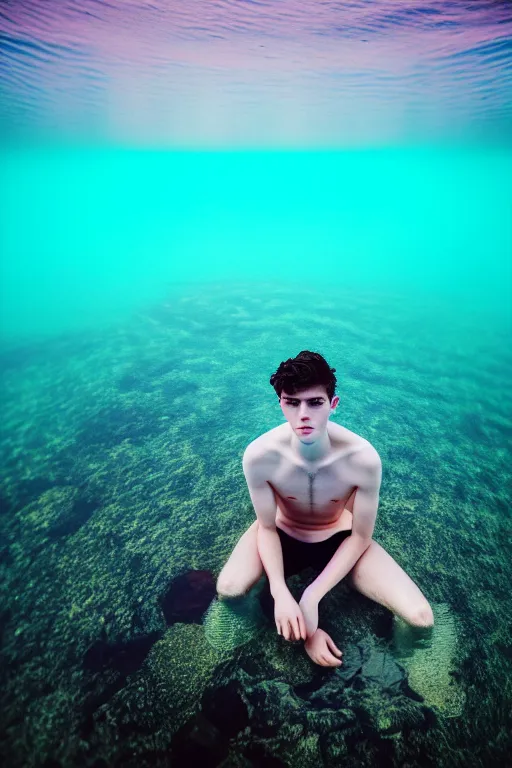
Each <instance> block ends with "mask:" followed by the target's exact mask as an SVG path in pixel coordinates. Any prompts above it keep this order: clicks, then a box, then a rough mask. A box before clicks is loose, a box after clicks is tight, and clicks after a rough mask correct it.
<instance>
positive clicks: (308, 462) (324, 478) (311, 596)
mask: <svg viewBox="0 0 512 768" xmlns="http://www.w3.org/2000/svg"><path fill="white" fill-rule="evenodd" d="M338 402H339V398H338V397H334V398H333V399H332V401H329V398H328V396H327V392H326V389H325V387H322V386H315V387H310V388H308V389H305V390H301V391H300V392H295V393H293V394H292V393H287V392H284V391H283V392H282V393H281V397H280V405H281V410H282V412H283V415H284V417H285V419H286V423H284V424H280V425H279V426H278V427H275V428H274V429H271V430H269V431H268V432H266V433H264V434H263V435H261V436H260V437H258V438H256V440H254V441H253V442H252V443H250V445H249V446H248V447H247V449H246V451H245V453H244V458H243V469H244V474H245V477H246V481H247V485H248V489H249V494H250V496H251V500H252V502H253V506H254V509H255V512H256V517H257V519H256V521H255V522H254V523H253V524H252V525H251V526H250V527H249V528H248V529H247V530H246V531H245V533H244V534H243V535H242V537H241V538H240V539H239V541H238V543H237V545H236V546H235V548H234V550H233V552H232V553H231V556H230V557H229V559H228V561H227V563H226V564H225V566H224V568H223V569H222V571H221V573H220V575H219V578H218V580H217V591H218V593H219V596H221V597H222V596H226V597H228V596H234V595H240V594H244V593H245V592H247V591H248V590H249V589H250V588H251V587H252V586H253V585H254V584H256V582H257V581H259V579H260V578H261V576H262V575H263V573H264V572H266V574H267V576H268V579H269V582H270V589H271V592H272V596H273V598H274V603H275V622H276V628H277V632H278V634H279V635H281V636H282V637H283V638H284V639H285V640H300V639H302V640H304V641H305V643H304V647H305V650H306V652H307V654H308V655H309V657H310V658H311V660H312V661H314V662H315V663H316V664H319V665H321V666H331V667H336V666H340V665H341V663H342V661H341V656H342V651H341V650H340V649H339V648H338V647H337V646H336V644H335V643H334V641H333V639H332V638H331V637H330V636H329V635H328V634H327V632H325V631H324V630H322V629H321V628H320V627H318V605H319V602H320V600H321V599H322V598H323V597H324V596H325V594H327V592H329V590H330V589H332V588H333V587H334V586H335V585H336V584H337V583H338V582H339V581H341V580H342V579H343V578H345V577H346V578H347V580H348V581H349V582H350V584H351V586H352V587H353V588H355V589H356V590H358V591H359V592H361V593H362V594H364V595H366V596H367V597H369V598H371V599H372V600H375V601H376V602H378V603H380V604H381V605H384V606H385V607H387V608H388V609H389V610H391V611H392V612H393V613H395V614H396V615H399V616H401V617H402V618H403V619H404V620H405V621H406V622H408V623H409V624H411V625H414V626H423V627H427V626H432V625H433V614H432V609H431V607H430V605H429V603H428V601H427V599H426V598H425V596H424V595H423V593H422V592H421V590H420V589H419V587H418V586H417V585H416V584H415V583H414V582H413V581H412V579H411V578H410V577H409V576H408V575H407V574H406V573H405V571H404V570H403V569H402V568H401V567H400V565H399V564H398V563H397V562H396V561H395V560H394V559H393V558H392V557H391V555H389V554H388V553H387V552H386V551H385V550H384V548H383V547H382V546H381V545H380V544H378V542H376V541H375V540H374V539H373V538H372V536H373V530H374V527H375V520H376V517H377V508H378V503H379V492H380V485H381V477H382V466H381V461H380V457H379V455H378V453H377V451H376V450H375V448H374V447H373V446H372V445H371V444H370V443H369V442H368V441H367V440H365V439H364V438H362V437H359V436H358V435H356V434H355V433H354V432H351V431H350V430H348V429H346V428H345V427H342V426H341V425H339V424H336V423H334V422H331V421H329V417H330V416H331V414H332V413H334V411H335V410H336V407H337V405H338ZM306 426H307V427H310V428H312V431H311V432H309V433H306V432H304V431H303V427H306ZM276 528H281V529H282V530H283V531H285V532H286V533H288V534H289V535H290V536H292V537H294V538H296V539H299V540H300V541H305V542H311V543H314V542H319V541H324V540H325V539H327V538H329V537H330V536H332V535H333V534H334V533H336V532H338V531H343V530H348V529H351V531H352V534H351V536H349V537H348V538H347V539H345V540H344V541H343V542H342V543H341V544H340V546H339V547H338V549H337V551H336V552H335V554H334V556H333V557H332V558H331V560H330V561H329V562H328V563H327V565H326V566H325V567H324V569H323V571H322V572H321V573H320V574H319V575H318V576H317V578H316V579H315V580H314V581H313V582H312V583H311V584H310V585H309V586H308V587H307V588H306V589H305V591H304V593H303V594H302V597H301V599H300V601H299V603H297V602H296V601H295V599H294V598H293V596H292V595H291V593H290V591H289V589H288V587H287V585H286V582H285V580H284V576H283V561H282V550H281V545H280V541H279V538H278V536H277V532H276Z"/></svg>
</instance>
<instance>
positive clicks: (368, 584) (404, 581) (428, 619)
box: [347, 541, 434, 627]
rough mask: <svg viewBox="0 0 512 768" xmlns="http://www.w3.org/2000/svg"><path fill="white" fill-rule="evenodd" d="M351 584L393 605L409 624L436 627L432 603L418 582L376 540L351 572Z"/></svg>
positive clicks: (387, 605)
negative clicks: (434, 625)
mask: <svg viewBox="0 0 512 768" xmlns="http://www.w3.org/2000/svg"><path fill="white" fill-rule="evenodd" d="M347 581H348V583H349V584H350V585H351V586H352V587H353V588H354V589H356V590H357V591H358V592H361V594H363V595H365V596H366V597H369V598H370V599H371V600H375V602H376V603H380V605H383V606H385V607H386V608H389V610H390V611H392V612H393V613H394V614H395V615H397V616H400V617H401V618H402V619H403V620H404V621H406V622H407V623H408V624H410V625H412V626H415V627H432V626H433V624H434V615H433V612H432V608H431V607H430V604H429V602H428V600H427V598H426V597H425V595H424V594H423V592H422V591H421V590H420V588H419V587H418V586H417V585H416V584H415V583H414V581H413V580H412V579H411V578H410V577H409V576H408V575H407V574H406V572H405V571H404V570H403V568H401V567H400V566H399V565H398V563H397V562H396V561H395V560H393V558H392V557H391V555H389V554H388V553H387V552H386V550H385V549H384V548H383V547H381V545H380V544H378V543H377V542H376V541H372V543H371V544H370V546H369V547H368V549H367V550H366V552H364V554H363V555H361V557H360V558H359V560H358V561H357V563H356V564H355V566H354V567H353V568H352V570H351V571H350V572H349V573H348V574H347Z"/></svg>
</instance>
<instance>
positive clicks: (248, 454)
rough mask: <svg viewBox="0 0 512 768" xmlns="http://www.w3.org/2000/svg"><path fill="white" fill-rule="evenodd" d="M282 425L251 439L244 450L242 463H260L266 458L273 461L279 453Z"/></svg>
mask: <svg viewBox="0 0 512 768" xmlns="http://www.w3.org/2000/svg"><path fill="white" fill-rule="evenodd" d="M283 426H284V425H283V424H280V425H279V426H278V427H274V428H273V429H269V430H268V432H264V433H263V434H262V435H260V436H259V437H256V438H255V439H254V440H252V441H251V442H250V443H249V445H248V446H247V448H246V449H245V451H244V455H243V463H244V464H249V463H250V464H255V463H258V464H262V463H265V462H266V460H270V461H275V460H276V459H277V458H278V457H279V456H280V455H281V451H280V443H281V441H282V434H283V429H282V427H283Z"/></svg>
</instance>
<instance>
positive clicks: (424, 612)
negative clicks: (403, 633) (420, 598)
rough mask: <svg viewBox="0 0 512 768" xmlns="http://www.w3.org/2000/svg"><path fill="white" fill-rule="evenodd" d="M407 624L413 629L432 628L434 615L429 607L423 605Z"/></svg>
mask: <svg viewBox="0 0 512 768" xmlns="http://www.w3.org/2000/svg"><path fill="white" fill-rule="evenodd" d="M408 623H409V624H412V625H413V626H414V627H433V626H434V614H433V612H432V608H431V607H430V605H429V604H428V603H425V604H424V605H422V606H421V607H420V608H418V609H417V610H416V611H415V613H414V615H413V616H412V618H411V620H409V622H408Z"/></svg>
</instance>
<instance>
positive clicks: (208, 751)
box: [171, 713, 228, 768]
mask: <svg viewBox="0 0 512 768" xmlns="http://www.w3.org/2000/svg"><path fill="white" fill-rule="evenodd" d="M171 750H172V764H173V765H175V766H196V765H198V766H199V765H200V766H201V768H216V766H218V765H219V763H221V762H222V760H224V758H225V757H226V756H227V753H228V741H227V740H226V739H225V738H224V737H223V736H222V735H221V733H220V731H219V730H218V728H216V727H215V726H214V725H213V724H212V723H211V722H210V721H209V720H207V719H206V717H205V716H204V715H203V714H201V713H199V714H198V715H196V717H194V718H192V719H191V720H189V721H188V722H187V723H185V725H184V726H183V727H182V728H180V730H179V731H177V732H176V734H175V735H174V738H173V739H172V742H171Z"/></svg>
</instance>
